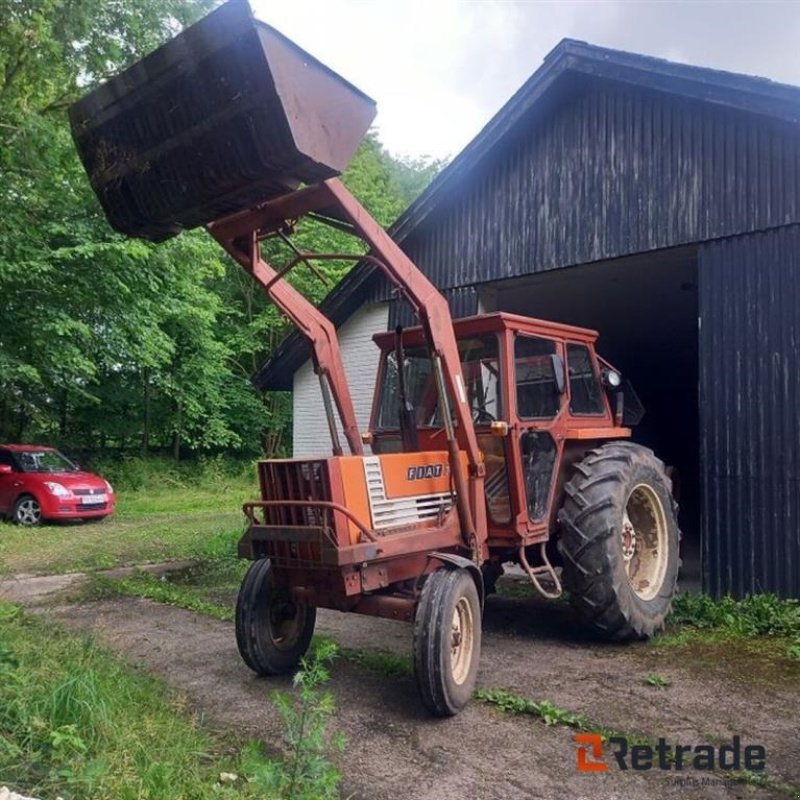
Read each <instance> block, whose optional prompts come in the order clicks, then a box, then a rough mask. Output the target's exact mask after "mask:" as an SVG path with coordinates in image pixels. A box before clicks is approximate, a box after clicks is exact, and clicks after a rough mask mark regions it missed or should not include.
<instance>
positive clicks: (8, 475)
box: [0, 448, 19, 514]
mask: <svg viewBox="0 0 800 800" xmlns="http://www.w3.org/2000/svg"><path fill="white" fill-rule="evenodd" d="M3 465H5V466H6V467H11V470H12V471H11V472H6V471H4V470H0V514H7V513H8V512H9V511H10V510H11V503H12V502H13V501H14V495H15V494H16V491H17V486H16V485H17V484H18V483H19V474H18V473H17V471H16V470H17V466H16V463H15V462H14V457H13V456H12V455H11V451H10V450H5V449H2V448H0V466H3Z"/></svg>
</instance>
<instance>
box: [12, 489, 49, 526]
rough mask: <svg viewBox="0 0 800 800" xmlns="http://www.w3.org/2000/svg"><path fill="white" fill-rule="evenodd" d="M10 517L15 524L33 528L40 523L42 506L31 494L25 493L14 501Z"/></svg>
mask: <svg viewBox="0 0 800 800" xmlns="http://www.w3.org/2000/svg"><path fill="white" fill-rule="evenodd" d="M11 519H12V521H13V522H15V523H16V524H17V525H23V526H25V527H26V528H33V527H35V526H36V525H41V523H42V506H41V505H40V504H39V501H38V500H37V499H36V498H35V497H34V496H33V495H30V494H25V495H23V496H22V497H20V498H19V500H17V502H16V503H14V510H13V511H12V512H11Z"/></svg>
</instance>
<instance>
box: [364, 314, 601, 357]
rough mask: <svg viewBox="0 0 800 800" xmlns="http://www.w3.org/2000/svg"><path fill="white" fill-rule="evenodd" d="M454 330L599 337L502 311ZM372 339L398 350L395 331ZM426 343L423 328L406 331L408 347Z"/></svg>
mask: <svg viewBox="0 0 800 800" xmlns="http://www.w3.org/2000/svg"><path fill="white" fill-rule="evenodd" d="M453 328H454V329H455V333H456V339H459V338H461V337H463V336H475V335H478V334H481V333H497V332H499V331H505V330H511V331H519V332H520V333H527V334H530V335H532V336H541V337H543V338H545V339H559V340H568V341H571V342H583V343H586V344H594V343H595V342H596V341H597V337H598V335H599V334H598V333H597V331H593V330H591V329H589V328H579V327H577V326H576V325H564V324H562V323H560V322H550V321H549V320H544V319H534V318H533V317H524V316H522V315H521V314H507V313H506V312H500V311H498V312H495V313H493V314H480V315H478V316H474V317H462V318H461V319H456V320H453ZM372 338H373V340H374V341H375V342H376V343H377V345H378V347H380V348H381V349H382V350H388V349H390V348H392V347H394V341H395V334H394V331H382V332H381V333H376V334H375V335H374V336H373V337H372ZM422 340H423V335H422V326H420V325H415V326H414V327H413V328H404V329H403V343H404V344H411V345H413V344H419V343H422Z"/></svg>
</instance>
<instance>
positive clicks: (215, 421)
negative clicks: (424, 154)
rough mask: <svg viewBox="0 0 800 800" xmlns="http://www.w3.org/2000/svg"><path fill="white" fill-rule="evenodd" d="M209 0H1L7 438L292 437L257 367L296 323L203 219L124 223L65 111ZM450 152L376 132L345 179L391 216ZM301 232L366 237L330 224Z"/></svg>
mask: <svg viewBox="0 0 800 800" xmlns="http://www.w3.org/2000/svg"><path fill="white" fill-rule="evenodd" d="M214 4H215V0H83V1H82V2H80V3H78V2H74V1H73V0H0V19H2V20H3V24H2V25H0V219H2V220H3V225H2V227H1V228H0V297H2V298H3V325H2V327H0V440H15V441H18V440H25V439H28V440H40V441H44V440H47V441H50V442H55V443H57V444H60V445H62V446H64V447H66V448H70V449H73V450H78V449H80V450H83V451H89V452H96V451H98V450H106V449H113V450H121V451H125V452H137V451H141V452H149V451H151V450H158V451H162V452H170V453H172V455H173V457H175V458H177V457H180V456H182V455H186V454H187V453H198V452H221V451H226V452H236V453H239V454H242V455H251V456H252V455H257V454H260V453H262V452H267V453H269V454H280V453H285V452H286V450H287V447H288V433H289V431H290V423H291V419H290V415H291V409H290V403H289V401H288V398H287V397H285V396H284V395H283V394H282V393H279V394H268V395H260V394H259V393H257V392H256V391H255V389H254V388H253V387H252V385H251V384H250V381H249V378H250V376H251V375H252V373H253V372H254V371H255V370H256V369H257V368H258V366H260V364H261V363H262V362H263V361H264V360H266V359H267V358H268V357H269V355H270V353H271V352H272V351H273V349H274V348H275V347H276V346H277V344H278V343H279V342H280V340H281V339H282V338H283V336H284V335H285V334H286V333H287V327H286V323H285V322H284V320H283V319H282V318H281V316H280V315H279V314H278V313H277V312H276V310H275V309H274V308H273V307H271V306H269V305H268V304H267V302H266V300H265V299H264V297H263V292H262V291H261V290H260V289H259V288H258V287H257V286H256V285H255V283H254V282H253V281H252V280H251V279H250V278H249V277H248V276H246V275H245V274H244V273H243V271H242V270H241V269H240V268H239V267H238V266H236V265H235V264H233V263H232V262H231V260H230V259H228V258H227V256H225V255H224V254H223V252H222V250H221V249H220V248H219V247H218V245H217V244H216V243H215V242H213V241H212V240H211V238H210V237H209V236H207V235H206V234H205V233H204V232H202V231H194V232H191V233H185V234H182V235H181V236H180V237H178V238H176V239H173V240H171V241H169V242H166V243H164V244H161V245H158V246H153V245H150V244H147V243H145V242H141V241H134V240H129V239H126V238H124V237H122V236H120V235H118V234H115V233H114V232H113V231H112V230H111V229H110V228H109V226H108V224H107V223H106V221H105V219H104V216H103V213H102V210H101V209H100V207H99V205H98V203H97V200H96V198H95V197H94V194H93V193H92V191H91V188H90V186H89V183H88V181H87V179H86V176H85V175H84V172H83V169H82V166H81V164H80V162H79V160H78V157H77V154H76V152H75V149H74V145H73V143H72V139H71V136H70V132H69V129H68V125H67V119H66V108H67V106H68V105H69V104H70V103H71V102H72V101H74V100H75V99H77V98H78V97H79V96H81V95H82V94H84V93H85V92H86V91H87V90H88V89H90V88H91V87H92V86H93V85H95V84H96V83H98V82H100V81H101V80H103V79H105V78H107V77H108V76H110V75H111V74H113V73H115V72H117V71H119V70H120V69H121V68H122V67H124V66H126V65H127V64H129V63H131V62H132V61H134V60H136V59H137V58H139V57H140V56H142V55H143V54H144V53H146V52H148V51H149V50H151V49H152V48H154V47H155V46H156V45H158V44H159V43H161V42H163V41H164V40H165V39H167V38H169V37H170V36H171V35H173V34H174V33H175V32H176V31H177V30H178V29H179V28H180V27H181V26H182V25H184V24H187V23H189V22H191V21H193V20H195V19H197V18H198V17H199V16H201V15H202V14H203V13H204V12H205V11H206V10H208V9H209V8H210V7H211V6H212V5H214ZM438 167H439V165H438V164H437V163H414V162H411V163H405V162H400V161H397V160H395V159H393V158H392V157H391V156H389V154H388V153H386V152H385V151H384V150H383V148H382V147H381V145H380V143H379V142H378V140H377V138H376V137H375V136H374V135H370V136H368V137H367V139H366V140H365V141H364V143H363V144H362V146H361V148H360V150H359V152H358V154H357V155H356V157H355V158H354V160H353V163H352V164H351V166H350V168H349V169H348V171H347V174H346V175H345V181H346V182H347V183H348V184H349V185H350V186H351V188H352V189H353V191H354V193H355V194H356V195H357V196H359V197H361V199H362V200H363V202H364V204H365V205H366V206H367V208H368V209H369V210H370V211H371V212H372V213H373V214H374V215H375V216H376V217H377V218H378V219H379V221H380V222H382V223H384V224H388V223H390V222H391V221H392V220H393V219H394V218H395V217H396V216H397V215H398V214H399V213H400V211H402V209H403V208H404V207H405V206H406V205H407V204H408V203H409V202H410V201H411V200H412V199H413V198H414V197H415V196H416V195H417V194H418V193H419V192H420V191H421V190H422V188H424V186H425V185H426V183H427V182H428V181H429V180H430V178H431V177H432V176H433V174H434V173H435V171H436V170H437V169H438ZM298 238H299V241H300V243H301V244H302V245H303V246H304V247H307V248H308V249H310V250H317V251H320V250H331V251H334V250H335V251H341V250H353V249H355V250H356V251H358V248H354V246H353V244H352V243H350V242H348V241H347V237H346V236H345V235H344V234H343V233H341V232H339V231H334V230H331V229H329V228H326V227H325V226H322V225H320V224H314V223H310V224H309V225H306V226H304V227H303V229H302V230H301V232H300V233H299V236H298ZM268 250H269V248H268ZM267 255H269V256H272V255H277V253H274V251H273V250H269V252H268V253H267ZM350 266H352V265H351V264H344V263H330V262H328V263H325V264H324V265H322V267H321V269H320V271H321V272H322V273H323V274H325V276H326V277H327V284H323V283H321V282H320V281H319V280H318V279H317V278H316V277H314V276H313V275H312V274H311V273H310V272H308V271H307V270H305V268H303V269H298V270H296V271H295V274H293V275H292V282H293V283H295V285H297V286H298V288H300V289H301V290H303V291H304V292H306V293H308V294H309V296H311V297H312V298H314V299H316V300H319V299H320V298H321V297H322V296H323V295H324V294H325V293H326V292H327V291H328V290H329V289H330V287H331V286H332V285H333V284H334V283H335V282H336V281H338V280H339V279H340V278H341V277H342V275H343V274H344V272H345V271H346V270H347V269H349V268H350Z"/></svg>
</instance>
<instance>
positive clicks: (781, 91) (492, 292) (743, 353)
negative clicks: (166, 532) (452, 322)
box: [256, 40, 800, 596]
mask: <svg viewBox="0 0 800 800" xmlns="http://www.w3.org/2000/svg"><path fill="white" fill-rule="evenodd" d="M392 234H393V235H394V236H395V238H396V239H397V240H398V241H400V242H401V243H402V246H403V248H404V249H405V250H406V252H407V253H408V254H409V255H410V256H411V257H412V258H413V259H414V260H415V261H416V262H417V263H418V264H419V265H420V267H421V268H422V269H423V270H424V271H425V272H426V273H427V274H428V275H429V276H431V277H432V278H433V280H434V281H435V282H436V283H437V284H438V286H439V287H440V288H442V289H443V290H444V291H445V293H446V294H447V296H448V298H449V300H450V302H451V307H452V309H453V312H454V314H456V315H457V316H465V315H469V314H474V313H477V312H478V311H479V310H481V311H482V310H502V311H513V312H518V313H524V314H527V315H529V316H535V317H542V318H545V319H553V320H558V321H561V322H570V323H576V324H580V325H584V326H588V327H592V328H596V329H597V330H599V331H600V332H601V337H600V343H599V347H600V351H601V353H602V354H603V355H604V356H605V357H607V358H608V359H609V360H610V361H611V362H612V363H615V364H616V365H617V366H618V367H620V368H621V369H622V370H623V372H625V373H626V376H627V377H628V378H630V379H631V380H632V382H633V383H634V385H635V386H636V387H637V390H638V391H639V394H640V396H641V398H642V401H643V402H644V404H645V407H646V408H647V410H648V412H647V416H646V418H645V422H644V423H643V424H642V426H640V428H639V429H638V430H637V432H636V438H637V439H638V440H639V441H641V442H643V443H645V444H649V445H651V446H652V447H654V448H655V449H656V451H657V452H658V453H659V454H660V455H661V456H662V457H663V458H664V459H665V461H667V462H668V463H670V464H672V465H674V466H676V467H677V469H678V470H679V474H680V476H681V478H680V484H681V485H680V496H681V506H682V510H681V525H682V528H683V530H684V558H685V560H686V561H687V562H688V563H689V564H690V565H694V567H695V568H696V569H698V572H699V567H698V563H699V564H701V565H702V581H703V587H704V589H705V590H706V591H709V592H711V593H712V594H715V595H720V594H724V593H732V594H734V595H742V594H745V593H747V592H763V591H773V592H777V593H778V594H781V595H784V596H800V410H799V409H800V88H796V87H791V86H784V85H780V84H776V83H773V82H770V81H767V80H764V79H760V78H752V77H747V76H742V75H736V74H731V73H724V72H716V71H713V70H708V69H701V68H697V67H690V66H685V65H679V64H674V63H670V62H667V61H662V60H659V59H654V58H649V57H644V56H639V55H633V54H629V53H622V52H618V51H614V50H607V49H603V48H599V47H594V46H591V45H588V44H585V43H582V42H575V41H569V40H566V41H563V42H562V43H561V44H559V45H558V46H557V47H556V48H555V49H554V50H553V51H552V52H551V53H550V54H549V55H548V57H547V58H546V60H545V62H544V64H543V65H542V67H541V68H540V69H539V70H538V71H537V72H536V73H535V74H534V75H533V76H531V78H530V79H529V80H528V81H527V82H526V83H525V85H524V86H523V87H522V88H521V89H520V90H519V91H518V92H517V93H516V94H515V95H514V96H513V97H512V98H511V100H509V102H508V103H507V104H506V105H505V106H504V107H503V108H502V109H501V110H500V111H499V112H498V114H497V115H496V116H495V117H494V119H492V121H491V122H490V123H489V124H488V125H487V126H486V128H485V129H484V130H483V131H482V132H481V133H480V134H479V135H478V136H477V137H476V138H475V140H474V141H473V142H472V143H471V144H470V145H468V146H467V148H465V150H464V151H463V152H462V153H461V154H460V155H459V156H458V157H457V158H456V159H455V160H454V161H453V162H452V163H451V164H450V165H449V167H448V168H447V169H446V170H444V171H443V172H442V173H441V175H440V176H439V177H438V178H437V179H436V181H435V182H434V183H433V184H432V185H431V186H430V187H429V189H428V190H427V191H426V192H425V193H424V194H423V195H422V196H421V197H420V198H419V199H418V200H417V201H416V202H415V203H414V204H413V205H412V206H411V207H410V208H409V209H408V210H407V211H406V213H405V214H404V215H403V216H402V217H401V218H400V219H399V220H398V221H397V223H396V224H395V225H394V226H393V228H392ZM324 307H325V309H326V311H327V313H328V314H329V315H330V316H332V317H333V318H334V320H335V321H336V322H337V324H339V325H340V326H341V327H340V333H341V336H342V339H343V342H344V347H345V358H346V361H347V365H348V367H347V369H348V375H349V377H350V379H351V381H352V382H353V383H355V384H356V386H357V387H360V389H361V391H360V393H359V391H357V392H356V394H361V395H363V396H364V397H366V398H367V399H366V400H365V401H364V402H362V404H361V405H360V406H359V414H360V415H365V414H367V413H368V406H369V400H368V398H369V396H370V395H371V391H372V386H371V383H372V379H373V378H372V373H373V364H374V358H375V356H374V354H373V352H372V350H371V349H370V348H371V343H370V342H369V334H370V333H371V332H374V331H375V330H377V329H382V328H383V329H385V327H386V326H387V325H392V326H393V325H394V324H395V323H396V322H398V321H400V322H403V323H404V324H405V323H406V322H408V321H409V320H408V319H407V317H408V312H407V310H406V309H405V308H404V307H403V306H401V305H399V304H398V302H397V301H395V300H393V299H392V296H391V294H390V293H389V291H388V287H387V286H386V284H385V283H384V281H383V279H382V278H381V277H380V276H378V275H376V274H374V273H373V272H372V271H371V269H370V268H369V267H367V266H365V265H359V266H358V267H357V268H356V269H355V270H353V272H351V274H350V275H348V276H347V278H345V279H344V280H343V281H342V282H341V283H340V284H339V286H337V287H336V289H335V290H334V291H333V292H332V293H331V295H330V296H329V297H328V298H327V300H326V301H325V306H324ZM306 361H307V351H306V350H305V346H304V344H303V343H302V341H300V340H299V339H298V338H297V337H296V336H293V337H290V338H289V339H288V340H287V341H286V342H284V344H283V345H282V346H281V348H280V350H279V351H278V353H277V354H276V355H275V357H274V358H273V359H272V360H271V361H270V362H269V363H268V364H266V365H265V366H264V367H263V368H262V370H261V371H260V372H259V374H258V375H257V376H256V382H257V383H258V385H260V386H261V387H262V388H270V389H292V388H294V391H295V400H294V403H295V419H296V430H295V437H294V443H295V450H296V452H297V453H298V454H301V453H305V452H309V451H312V452H313V450H311V448H312V447H313V448H314V449H318V447H319V445H318V444H316V443H318V442H320V441H324V434H322V433H320V432H319V431H318V430H317V428H318V426H319V423H315V420H317V419H322V418H323V416H324V415H322V414H321V413H319V408H320V406H319V402H320V401H319V400H317V399H316V398H315V397H314V396H313V395H312V394H311V389H310V387H311V386H312V382H311V380H310V370H309V369H308V365H307V364H306V363H305V362H306ZM360 422H361V424H364V425H365V424H366V420H365V419H361V420H360Z"/></svg>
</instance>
